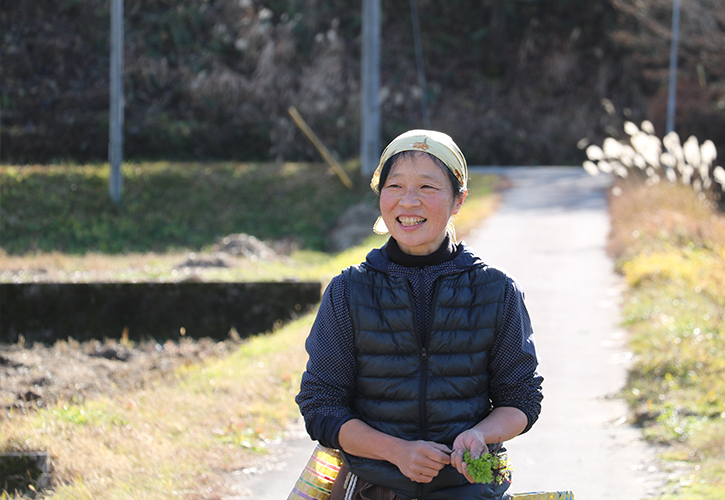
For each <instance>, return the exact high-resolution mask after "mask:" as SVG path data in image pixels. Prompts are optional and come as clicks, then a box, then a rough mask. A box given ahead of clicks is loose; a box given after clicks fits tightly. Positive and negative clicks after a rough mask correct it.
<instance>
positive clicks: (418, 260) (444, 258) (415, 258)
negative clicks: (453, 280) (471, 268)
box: [383, 234, 463, 267]
mask: <svg viewBox="0 0 725 500" xmlns="http://www.w3.org/2000/svg"><path fill="white" fill-rule="evenodd" d="M462 249H463V246H462V245H456V244H455V243H453V242H452V241H451V237H450V235H448V234H446V238H445V239H444V240H443V243H441V246H440V247H438V250H436V251H435V252H433V253H431V254H428V255H410V254H407V253H405V252H403V251H402V250H401V249H400V246H398V242H397V241H395V239H394V238H392V237H391V238H390V239H388V242H387V243H386V244H385V246H383V250H384V251H385V253H386V254H387V255H388V258H389V259H390V260H391V261H393V262H395V263H396V264H399V265H401V266H405V267H423V266H434V265H437V264H442V263H444V262H448V261H449V260H452V259H454V258H455V257H456V256H457V255H458V254H459V253H461V250H462Z"/></svg>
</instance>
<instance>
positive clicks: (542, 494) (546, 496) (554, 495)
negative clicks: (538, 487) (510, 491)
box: [511, 491, 574, 500]
mask: <svg viewBox="0 0 725 500" xmlns="http://www.w3.org/2000/svg"><path fill="white" fill-rule="evenodd" d="M511 500H574V493H572V492H571V491H539V492H536V493H516V494H514V495H512V497H511Z"/></svg>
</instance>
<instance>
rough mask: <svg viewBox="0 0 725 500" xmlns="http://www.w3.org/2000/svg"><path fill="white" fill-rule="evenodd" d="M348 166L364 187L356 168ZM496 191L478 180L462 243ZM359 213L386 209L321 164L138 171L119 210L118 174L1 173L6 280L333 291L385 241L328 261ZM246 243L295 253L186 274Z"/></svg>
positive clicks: (0, 230)
mask: <svg viewBox="0 0 725 500" xmlns="http://www.w3.org/2000/svg"><path fill="white" fill-rule="evenodd" d="M345 168H346V169H347V170H348V171H349V172H348V175H349V176H350V177H351V178H353V179H359V177H360V176H359V174H358V173H355V166H354V165H346V166H345ZM493 187H494V178H493V177H492V176H484V175H477V174H474V175H472V176H471V179H470V182H469V191H470V193H471V194H470V195H469V197H468V198H467V200H466V203H465V205H464V208H463V209H462V210H461V212H460V213H459V215H458V216H457V217H458V222H457V224H456V227H457V228H458V232H459V234H460V235H465V234H466V233H467V232H468V231H470V230H471V229H472V228H473V227H474V226H475V223H476V221H477V220H479V219H480V217H483V216H485V214H487V213H490V212H491V211H492V210H493V209H494V207H495V202H496V199H497V198H496V196H492V191H493ZM356 203H369V204H372V205H374V204H375V203H376V198H375V196H374V194H373V193H372V191H371V190H370V189H369V188H368V186H367V182H363V181H358V182H357V184H356V187H355V189H354V190H352V191H350V190H348V189H347V188H345V187H344V186H343V185H342V183H341V182H340V181H339V180H338V179H337V177H336V176H335V175H333V174H332V173H331V172H330V171H329V169H327V168H326V167H322V166H320V165H319V164H283V165H267V164H237V163H211V164H208V163H145V164H136V165H127V166H125V167H124V194H123V201H122V204H121V205H120V206H118V207H116V206H114V205H113V204H112V203H110V201H109V196H108V166H107V165H106V166H103V165H97V166H88V165H86V166H76V165H65V166H23V167H18V166H1V167H0V235H1V237H2V239H1V240H0V281H2V282H30V281H63V282H71V281H74V282H89V281H122V282H132V281H177V280H183V279H188V278H189V277H190V274H193V275H194V277H196V278H199V279H203V280H207V281H270V280H284V279H320V278H321V279H322V281H324V279H325V277H327V278H328V279H329V277H330V276H332V275H334V274H336V273H337V272H338V271H339V270H340V269H342V267H345V266H344V265H342V264H341V263H344V262H347V261H348V260H351V259H352V260H353V261H355V260H356V261H361V260H363V259H364V256H365V253H366V252H367V249H369V248H370V247H372V246H376V245H379V244H380V243H382V242H383V241H384V237H376V236H375V235H374V234H373V233H372V231H370V235H371V236H370V238H369V239H368V240H367V241H366V242H365V243H364V244H363V245H361V246H360V247H358V248H357V249H355V248H353V249H350V250H347V251H344V252H342V253H339V254H329V253H326V252H325V249H326V248H327V237H328V236H329V233H330V230H331V228H332V227H333V226H334V224H335V220H336V218H337V217H338V216H339V215H340V214H341V213H343V212H344V211H345V209H346V208H348V207H349V206H351V205H354V204H356ZM371 225H372V223H371ZM235 233H247V234H251V235H254V236H256V237H257V238H259V239H261V240H264V241H266V242H268V243H269V244H270V245H271V246H273V247H275V248H280V247H284V248H286V249H287V250H286V251H285V252H284V253H286V254H289V258H283V259H280V260H277V261H261V260H257V261H253V260H250V259H234V258H232V259H231V264H232V265H231V266H230V267H227V268H219V267H210V268H203V269H202V268H195V269H190V268H188V267H187V268H184V267H183V266H181V264H182V263H183V262H184V261H186V260H187V258H188V256H189V254H190V253H197V254H198V253H204V252H209V251H211V250H212V249H213V245H214V244H215V243H216V242H217V240H218V239H219V238H220V237H223V236H226V235H228V234H235Z"/></svg>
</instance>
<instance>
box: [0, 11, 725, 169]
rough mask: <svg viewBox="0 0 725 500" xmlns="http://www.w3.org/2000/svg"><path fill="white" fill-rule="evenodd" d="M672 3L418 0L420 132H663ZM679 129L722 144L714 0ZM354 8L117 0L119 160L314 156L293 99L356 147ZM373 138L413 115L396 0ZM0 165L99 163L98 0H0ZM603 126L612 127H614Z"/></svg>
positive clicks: (691, 60) (102, 63)
mask: <svg viewBox="0 0 725 500" xmlns="http://www.w3.org/2000/svg"><path fill="white" fill-rule="evenodd" d="M671 4H672V2H671V1H669V0H646V1H645V0H643V1H636V2H635V0H598V1H594V2H580V1H577V0H555V1H547V2H544V1H522V0H451V1H447V2H436V1H433V0H420V1H419V11H420V17H421V19H420V22H421V29H422V36H423V51H424V56H425V68H426V77H427V82H428V86H427V88H426V89H425V96H426V97H427V99H428V100H429V108H430V112H431V122H432V127H434V128H438V129H442V130H445V131H447V132H448V133H450V134H451V135H452V136H454V137H455V138H456V140H457V142H459V145H460V146H461V147H462V148H463V150H464V151H466V153H467V156H468V158H469V161H470V162H471V163H473V164H576V163H580V162H581V160H582V159H583V154H582V153H581V151H578V150H576V149H575V148H573V145H574V144H576V143H577V141H579V140H580V139H581V138H582V137H589V138H590V139H592V140H601V139H602V138H603V137H606V136H615V135H614V134H613V133H612V131H618V130H621V123H622V121H623V120H624V119H631V120H634V121H637V122H639V121H641V120H642V119H644V118H649V119H651V120H652V121H653V123H654V124H655V126H656V128H657V131H658V133H660V134H662V133H664V107H663V105H664V96H665V94H666V85H665V83H666V70H667V64H668V60H667V58H668V54H669V37H670V32H669V29H670V28H669V26H670V19H671ZM682 9H683V11H682V33H681V38H680V40H681V52H680V54H681V55H680V87H679V88H680V100H679V107H678V114H677V117H678V121H677V123H678V131H679V132H680V134H681V135H682V136H683V137H687V136H689V135H696V136H697V137H701V138H709V139H711V140H713V141H714V142H715V144H716V145H717V146H718V148H719V149H720V153H721V154H720V157H724V156H725V151H723V150H722V148H723V144H725V137H724V135H725V90H724V82H725V68H723V62H722V57H721V54H722V53H721V48H722V46H723V37H725V29H724V28H723V26H725V6H724V5H723V4H722V2H720V1H719V0H690V1H687V2H683V5H682ZM360 11H361V2H360V0H356V1H352V2H350V1H342V0H330V1H326V2H322V1H319V0H267V1H263V0H241V1H239V0H187V1H184V2H177V1H172V0H144V1H141V0H127V1H126V2H125V12H126V24H125V31H126V39H125V83H124V85H125V91H126V129H125V134H126V135H125V154H126V157H127V158H130V159H136V160H140V159H154V158H156V159H164V160H167V159H175V160H202V159H203V160H210V159H221V160H243V161H251V160H262V159H264V160H269V159H274V160H293V161H300V160H310V159H313V158H314V159H316V158H317V154H316V152H315V151H314V149H313V148H312V147H311V146H310V145H309V144H308V143H307V141H306V140H305V139H304V138H303V136H302V134H300V133H299V131H298V130H297V129H296V127H295V125H294V124H293V122H292V121H291V120H290V118H289V117H288V115H287V109H288V107H289V106H290V105H295V106H296V107H297V108H298V109H299V110H300V112H301V113H302V115H303V116H304V117H305V118H306V119H307V120H308V121H309V123H310V125H311V126H312V128H313V129H314V130H315V131H316V132H317V133H318V134H319V135H320V136H321V138H322V140H323V141H324V142H325V143H326V144H328V145H329V146H330V147H331V149H333V150H334V151H335V152H336V154H338V156H339V157H341V158H353V157H356V156H357V154H358V150H357V149H358V142H359V141H358V138H359V125H358V123H359V97H358V96H359V80H360V75H359V71H360V64H359V60H360V48H359V47H360V30H361V19H360ZM382 11H383V57H382V92H381V99H382V113H383V140H384V141H387V140H388V139H390V138H392V137H394V136H395V135H397V134H398V133H400V132H401V131H402V130H404V129H407V128H413V127H419V126H421V112H420V109H421V108H420V95H421V91H420V89H419V88H418V87H417V76H416V73H415V54H414V50H413V40H412V28H411V19H410V10H409V4H408V3H407V2H394V1H392V0H383V1H382ZM0 23H1V29H0V31H2V33H3V37H2V39H0V52H1V53H2V58H3V71H2V75H1V76H0V106H2V113H3V116H2V124H1V129H0V134H1V136H2V142H1V144H2V150H0V161H3V162H5V163H33V162H43V163H47V162H51V161H61V160H73V161H77V162H86V161H97V160H104V159H105V158H106V157H107V144H108V73H109V67H108V65H109V63H108V49H109V47H108V45H109V38H108V37H109V35H108V31H109V29H108V27H109V23H110V20H109V0H86V1H79V0H61V1H59V2H54V1H50V0H35V1H32V2H15V1H13V0H0ZM615 137H616V136H615Z"/></svg>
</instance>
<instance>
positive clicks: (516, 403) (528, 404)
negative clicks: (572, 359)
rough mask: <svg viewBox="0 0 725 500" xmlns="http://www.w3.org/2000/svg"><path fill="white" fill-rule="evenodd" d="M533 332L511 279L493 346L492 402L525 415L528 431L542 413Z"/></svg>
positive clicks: (519, 289)
mask: <svg viewBox="0 0 725 500" xmlns="http://www.w3.org/2000/svg"><path fill="white" fill-rule="evenodd" d="M538 365H539V361H538V358H537V355H536V345H535V342H534V332H533V329H532V327H531V320H530V318H529V313H528V311H527V310H526V305H525V304H524V293H523V291H522V290H521V288H520V287H519V285H518V283H517V282H516V281H515V280H513V279H509V282H508V284H507V286H506V296H505V299H504V310H503V322H502V325H501V328H500V330H499V332H498V335H497V336H496V340H495V342H494V345H493V347H492V349H491V362H490V365H489V368H490V375H491V385H490V387H491V389H490V393H491V402H492V404H493V406H494V407H500V406H512V407H515V408H518V409H519V410H521V411H522V412H524V414H525V415H526V417H527V419H528V425H527V426H526V428H525V429H524V431H523V432H527V431H528V430H529V429H530V428H531V426H533V425H534V423H535V422H536V420H537V419H538V418H539V414H540V413H541V401H542V399H543V393H542V390H541V385H542V382H543V380H544V378H543V377H542V376H541V375H539V374H538V372H537V368H538Z"/></svg>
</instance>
